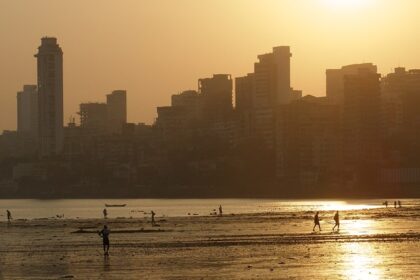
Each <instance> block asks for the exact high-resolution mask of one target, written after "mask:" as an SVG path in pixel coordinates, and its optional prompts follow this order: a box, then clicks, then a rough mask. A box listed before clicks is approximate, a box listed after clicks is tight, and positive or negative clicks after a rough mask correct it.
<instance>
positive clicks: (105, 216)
mask: <svg viewBox="0 0 420 280" xmlns="http://www.w3.org/2000/svg"><path fill="white" fill-rule="evenodd" d="M102 213H104V219H106V218H108V211H107V210H106V208H104V211H102Z"/></svg>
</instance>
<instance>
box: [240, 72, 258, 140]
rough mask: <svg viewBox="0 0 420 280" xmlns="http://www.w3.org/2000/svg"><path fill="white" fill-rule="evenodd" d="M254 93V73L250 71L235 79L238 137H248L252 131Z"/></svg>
mask: <svg viewBox="0 0 420 280" xmlns="http://www.w3.org/2000/svg"><path fill="white" fill-rule="evenodd" d="M254 94H255V74H254V73H250V74H248V75H246V76H244V77H238V78H236V79H235V111H236V115H237V119H238V126H239V127H238V129H239V130H238V133H239V136H240V138H242V139H248V138H249V137H251V136H252V132H253V130H252V129H253V125H252V121H253V112H254V103H253V98H254Z"/></svg>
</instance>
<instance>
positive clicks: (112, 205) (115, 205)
mask: <svg viewBox="0 0 420 280" xmlns="http://www.w3.org/2000/svg"><path fill="white" fill-rule="evenodd" d="M125 206H127V204H106V203H105V207H125Z"/></svg>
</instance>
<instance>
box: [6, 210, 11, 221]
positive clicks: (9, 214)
mask: <svg viewBox="0 0 420 280" xmlns="http://www.w3.org/2000/svg"><path fill="white" fill-rule="evenodd" d="M6 215H7V222H9V223H10V222H11V221H12V219H13V218H12V213H10V211H9V210H6Z"/></svg>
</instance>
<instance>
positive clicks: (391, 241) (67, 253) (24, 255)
mask: <svg viewBox="0 0 420 280" xmlns="http://www.w3.org/2000/svg"><path fill="white" fill-rule="evenodd" d="M332 214H333V213H332V212H328V213H326V212H324V213H321V218H323V220H322V221H321V223H322V226H323V231H322V232H321V233H312V213H306V212H305V213H260V214H243V215H225V216H224V217H213V216H206V217H204V216H191V217H172V218H167V217H165V218H164V219H162V218H157V221H158V223H159V225H160V226H158V227H152V226H151V224H150V223H149V222H148V221H147V220H146V219H130V218H119V219H108V220H106V223H107V224H108V225H109V227H110V229H111V235H110V240H111V250H110V256H109V257H108V258H105V257H104V256H103V252H102V243H101V239H100V237H99V236H98V235H97V233H96V231H97V230H99V229H100V228H101V227H102V225H103V224H104V220H99V219H95V220H92V219H88V220H77V219H73V220H64V219H45V220H44V219H43V220H30V221H24V220H19V221H13V223H12V224H10V225H8V224H7V223H4V222H3V223H0V279H327V278H328V279H420V209H418V208H412V209H408V208H407V209H397V210H396V209H372V210H362V211H358V212H357V213H354V212H347V213H346V212H344V213H342V214H341V217H342V229H341V231H340V232H339V233H332V232H331V227H332V225H331V222H330V219H331V216H332ZM81 228H83V229H84V230H83V231H82V232H80V229H81Z"/></svg>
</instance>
